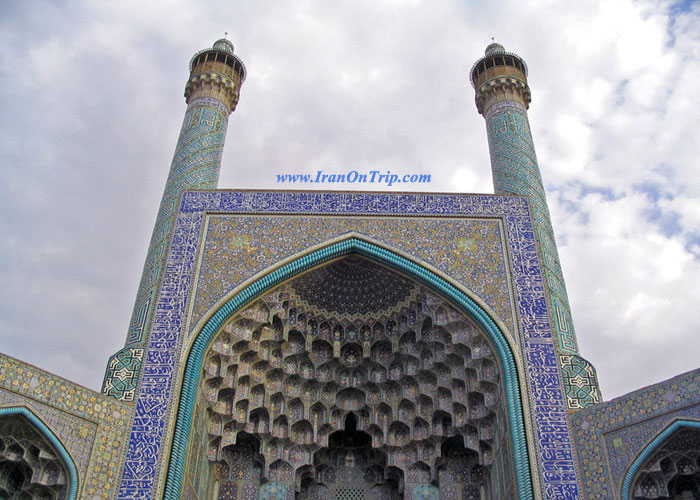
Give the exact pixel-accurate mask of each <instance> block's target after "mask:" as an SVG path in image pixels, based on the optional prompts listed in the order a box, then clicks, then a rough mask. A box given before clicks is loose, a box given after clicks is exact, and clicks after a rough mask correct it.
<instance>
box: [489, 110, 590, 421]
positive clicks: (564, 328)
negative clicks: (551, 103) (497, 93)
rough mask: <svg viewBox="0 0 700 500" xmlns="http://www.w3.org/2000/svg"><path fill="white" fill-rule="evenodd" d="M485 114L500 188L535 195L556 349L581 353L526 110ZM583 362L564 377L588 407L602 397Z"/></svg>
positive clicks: (573, 401) (576, 402)
mask: <svg viewBox="0 0 700 500" xmlns="http://www.w3.org/2000/svg"><path fill="white" fill-rule="evenodd" d="M484 118H485V119H486V128H487V132H488V140H489V151H490V153H491V168H492V171H493V183H494V187H495V190H496V193H498V194H515V195H521V196H527V197H528V199H529V200H530V206H531V207H532V218H533V221H534V225H535V232H536V234H537V238H538V240H539V242H540V246H541V248H542V258H543V260H544V271H545V276H546V278H547V286H548V288H549V294H550V300H551V306H552V313H553V314H552V318H553V326H554V329H555V331H556V337H557V342H556V343H555V346H556V349H557V354H569V355H575V354H577V353H578V347H577V345H576V334H575V331H574V327H573V322H572V320H571V308H570V306H569V299H568V297H567V293H566V285H565V283H564V276H563V274H562V270H561V265H560V263H559V255H558V252H557V247H556V243H555V240H554V231H553V230H552V222H551V218H550V215H549V208H548V207H547V199H546V196H545V191H544V186H543V184H542V177H541V175H540V169H539V166H538V165H537V157H536V155H535V147H534V144H533V141H532V135H531V133H530V124H529V122H528V118H527V112H526V110H525V108H524V107H523V106H522V105H521V104H520V103H517V102H512V101H504V102H499V103H496V104H494V105H493V106H491V107H490V108H489V110H488V111H487V112H486V115H485V117H484ZM569 359H571V358H569ZM582 362H583V363H585V364H587V365H588V366H587V368H586V369H585V370H578V371H577V372H576V374H575V375H576V376H578V378H577V379H576V382H577V385H571V384H570V381H571V378H570V377H567V378H565V381H564V390H565V392H566V395H567V404H568V405H569V408H570V409H579V408H584V407H586V406H589V405H591V404H594V403H598V402H600V401H601V398H600V390H599V388H598V382H597V378H596V375H595V370H594V369H593V366H592V365H590V363H588V362H587V361H585V360H583V361H582ZM572 370H573V368H572ZM570 371H571V370H570ZM584 375H587V376H586V377H584Z"/></svg>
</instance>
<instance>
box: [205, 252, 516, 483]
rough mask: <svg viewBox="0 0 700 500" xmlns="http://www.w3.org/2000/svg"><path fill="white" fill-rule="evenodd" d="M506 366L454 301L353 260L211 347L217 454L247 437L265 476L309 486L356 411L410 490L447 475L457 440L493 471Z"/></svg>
mask: <svg viewBox="0 0 700 500" xmlns="http://www.w3.org/2000/svg"><path fill="white" fill-rule="evenodd" d="M324 291H326V293H325V294H324ZM402 304H406V305H402ZM350 311H351V312H352V314H351V315H350V316H352V319H348V313H349V312H350ZM498 366H499V365H498V362H497V360H496V356H495V355H494V353H493V350H492V347H491V345H490V343H489V342H488V341H487V340H486V337H485V335H484V334H483V333H482V332H481V330H479V329H478V328H477V327H476V326H475V325H474V324H473V323H472V322H471V321H470V320H469V318H467V317H465V316H464V315H463V314H461V313H459V312H457V311H456V310H455V309H454V308H452V307H451V306H450V305H449V304H448V303H447V302H446V301H445V300H444V299H442V298H441V297H438V296H436V295H435V294H433V293H432V292H430V291H429V290H427V289H425V288H424V287H422V286H421V285H419V284H418V283H415V282H413V281H412V280H410V279H408V278H405V277H403V276H401V275H399V274H397V273H395V272H393V271H391V270H389V269H387V268H384V267H381V266H379V265H377V264H374V263H373V262H371V261H369V260H366V259H364V258H361V257H355V256H350V257H346V258H343V259H340V260H337V261H334V262H332V263H330V264H328V265H326V266H324V267H320V268H317V269H315V270H313V271H311V272H309V273H307V274H304V275H302V276H300V277H298V278H296V279H294V280H292V281H291V282H288V283H287V284H285V285H282V286H281V287H279V288H276V289H275V290H273V291H271V292H269V293H268V294H266V295H265V296H263V297H261V298H260V299H258V300H257V301H256V302H254V303H253V304H251V305H250V306H248V307H247V308H246V309H244V310H243V311H241V312H240V313H239V314H238V315H237V316H236V317H234V318H233V319H232V320H231V321H230V322H229V323H228V324H227V325H225V327H224V328H223V329H222V331H221V332H219V334H218V335H217V337H216V338H215V339H214V341H213V343H212V345H211V346H210V349H209V352H208V354H207V355H206V357H205V361H204V364H203V370H204V373H203V379H202V386H201V387H202V388H201V392H200V400H199V401H200V402H199V403H198V404H199V405H200V406H203V407H204V408H208V409H207V410H206V414H207V419H208V423H207V430H206V432H207V433H208V436H209V438H208V443H209V449H208V450H207V457H208V459H209V460H210V461H212V462H219V461H221V460H223V457H225V456H226V453H227V451H226V450H227V449H228V448H230V447H231V446H235V444H236V438H237V436H238V435H241V434H242V433H246V434H250V435H253V436H255V437H256V439H259V440H260V442H261V447H260V449H261V453H262V460H263V462H264V466H263V471H262V474H263V475H264V477H265V479H266V480H268V481H289V480H290V474H291V477H292V478H293V477H295V474H296V478H297V481H301V479H300V474H301V472H300V471H303V470H308V469H309V467H313V465H314V456H316V457H319V456H325V455H327V454H328V453H331V454H332V449H333V448H332V446H331V445H332V440H329V437H330V436H331V435H332V434H333V433H336V432H340V431H343V430H344V429H345V424H346V421H347V419H348V418H349V415H352V417H351V418H352V419H356V427H357V431H359V432H361V433H363V435H366V436H367V439H368V440H369V441H370V443H371V448H372V449H373V450H376V451H378V452H380V454H379V455H376V456H378V457H384V456H385V457H386V467H388V468H392V467H393V468H398V469H400V470H401V471H403V474H404V478H403V480H404V481H405V482H406V483H427V482H430V481H437V480H438V477H439V474H438V469H439V468H440V467H441V464H442V466H443V467H444V464H445V463H446V462H445V460H446V459H445V458H444V457H443V455H442V450H441V447H442V445H443V443H444V442H445V441H446V440H448V439H450V438H452V439H458V441H459V442H460V443H463V444H462V445H461V446H462V447H463V449H464V450H465V453H466V452H468V453H471V455H470V456H474V457H475V461H474V463H475V464H476V465H479V467H483V468H484V470H485V471H487V472H488V470H490V467H491V465H492V464H493V463H494V453H495V452H497V450H498V448H499V446H500V447H501V452H500V453H501V460H500V465H499V467H501V469H503V468H504V467H505V468H508V467H509V464H510V459H505V460H504V459H502V456H503V455H504V454H505V453H506V452H504V451H503V448H504V446H505V448H507V445H504V443H505V442H507V431H506V427H505V426H506V425H507V422H506V420H507V419H506V417H505V414H504V401H503V397H502V389H501V385H500V374H499V369H498ZM353 425H355V424H353ZM329 446H331V448H329ZM323 450H327V451H323ZM328 450H331V451H328ZM319 453H320V455H319ZM373 456H374V455H373ZM504 464H505V465H504ZM316 470H317V471H318V470H319V469H318V468H317V469H316ZM281 471H284V472H281ZM290 471H293V472H290ZM317 473H318V472H317ZM325 473H326V472H324V474H325ZM501 474H503V475H506V477H507V473H505V472H504V471H503V470H501V471H500V474H499V475H501ZM467 476H468V475H467ZM484 476H487V474H483V475H480V479H479V481H482V480H483V477H484ZM224 479H225V478H224ZM306 482H307V483H310V484H311V483H312V484H314V485H315V486H314V487H321V486H322V484H323V479H322V478H319V477H316V476H314V477H313V478H312V479H307V480H306ZM298 484H299V483H298ZM326 486H327V485H326Z"/></svg>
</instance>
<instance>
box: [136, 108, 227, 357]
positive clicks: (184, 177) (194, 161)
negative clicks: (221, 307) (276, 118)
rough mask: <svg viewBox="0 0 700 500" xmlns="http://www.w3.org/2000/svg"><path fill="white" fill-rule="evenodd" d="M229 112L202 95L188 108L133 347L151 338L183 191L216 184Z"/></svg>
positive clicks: (144, 279) (140, 295)
mask: <svg viewBox="0 0 700 500" xmlns="http://www.w3.org/2000/svg"><path fill="white" fill-rule="evenodd" d="M229 113H230V110H229V109H228V107H226V106H225V105H224V104H223V103H222V102H221V101H219V100H217V99H211V98H197V99H193V100H192V101H191V102H190V103H189V105H188V106H187V111H186V113H185V119H184V121H183V124H182V129H181V131H180V137H179V138H178V141H177V147H176V149H175V156H174V157H173V161H172V164H171V165H170V174H169V175H168V180H167V183H166V185H165V191H164V192H163V198H162V200H161V203H160V208H159V209H158V217H157V219H156V224H155V227H154V229H153V236H152V237H151V243H150V245H149V247H148V253H147V256H146V263H145V264H144V269H143V274H142V276H141V283H140V285H139V289H138V292H137V295H136V304H135V306H134V312H133V314H132V318H131V322H130V326H129V334H128V337H127V346H134V345H139V344H140V343H142V342H143V341H144V340H145V335H146V329H147V327H148V325H149V320H150V318H151V314H152V308H153V298H154V297H155V293H156V290H157V287H158V283H159V281H160V279H161V276H162V273H163V266H164V264H165V257H166V255H165V254H166V248H167V245H168V243H169V241H170V237H171V234H172V227H173V225H174V223H175V216H176V209H175V205H176V204H177V201H178V199H179V196H180V194H181V193H182V192H183V191H184V190H186V189H213V188H216V185H217V183H218V181H219V169H220V168H221V155H222V152H223V149H224V139H225V138H226V128H227V126H228V115H229Z"/></svg>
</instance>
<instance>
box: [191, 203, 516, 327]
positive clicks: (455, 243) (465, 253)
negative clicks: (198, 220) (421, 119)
mask: <svg viewBox="0 0 700 500" xmlns="http://www.w3.org/2000/svg"><path fill="white" fill-rule="evenodd" d="M504 233H505V230H504V228H503V221H502V220H501V219H499V218H475V217H474V218H469V219H466V218H462V219H458V218H454V219H448V220H443V219H436V218H415V217H406V218H397V217H392V218H381V217H379V218H376V217H367V218H360V217H333V216H325V217H324V216H314V217H305V218H303V219H302V220H301V222H300V220H299V219H298V218H294V217H288V218H285V217H280V218H269V219H268V218H266V219H264V221H261V218H260V217H256V216H254V215H250V216H249V215H239V214H236V215H235V216H231V215H227V214H222V215H219V214H215V215H210V216H208V217H207V228H206V233H205V234H204V239H205V241H206V253H205V255H204V256H203V259H202V264H201V271H200V273H199V277H198V278H197V281H196V283H195V285H196V295H195V298H194V301H193V303H192V304H191V316H192V322H191V323H190V324H189V326H188V328H187V330H188V332H189V333H190V334H192V333H194V332H195V331H198V330H199V329H200V328H201V326H202V325H203V324H204V322H205V321H206V319H207V313H208V312H211V311H212V310H213V309H217V308H218V307H220V306H221V305H223V304H224V303H225V302H223V301H222V298H223V295H224V294H227V293H229V292H231V291H233V290H235V289H236V288H239V287H241V286H245V285H246V284H249V283H252V282H253V281H254V280H255V279H258V278H259V277H261V276H264V275H265V274H266V273H268V272H269V270H270V268H271V267H274V266H279V265H282V264H283V263H285V262H290V261H291V260H293V259H295V258H297V257H298V256H301V255H304V254H305V253H307V252H308V251H309V249H318V248H323V247H324V246H326V245H328V244H329V243H331V242H336V241H341V240H343V239H348V238H351V237H358V238H360V239H364V240H367V241H372V242H374V243H376V244H377V245H378V246H382V247H384V248H391V250H392V251H393V252H395V253H397V254H398V255H403V256H406V257H407V258H409V259H410V260H414V261H416V262H419V263H420V264H421V265H423V266H424V267H426V268H427V269H430V270H432V271H436V272H437V273H438V274H440V275H441V276H443V277H446V276H449V277H451V279H454V283H459V284H461V286H463V287H466V288H468V289H469V290H470V291H471V292H472V294H473V295H474V296H478V297H479V301H480V305H487V306H488V308H490V309H491V310H493V312H494V317H498V318H499V320H500V321H502V322H503V324H504V325H505V328H506V330H505V331H506V332H507V333H509V332H510V331H512V330H513V329H514V328H515V312H514V309H515V307H514V300H513V297H512V290H511V289H510V287H509V283H508V281H509V278H508V269H507V268H508V256H507V244H506V242H505V235H504ZM281 234H283V235H285V236H284V238H278V237H277V236H276V235H281ZM412 235H421V236H422V237H419V238H416V237H415V236H412ZM271 242H272V244H271ZM222 262H236V263H237V265H236V266H225V265H222ZM209 276H211V277H214V279H209V278H208V277H209Z"/></svg>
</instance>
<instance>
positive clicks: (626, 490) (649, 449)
mask: <svg viewBox="0 0 700 500" xmlns="http://www.w3.org/2000/svg"><path fill="white" fill-rule="evenodd" d="M681 429H697V430H700V421H697V420H685V419H679V420H674V421H673V422H671V423H670V424H669V425H667V426H666V427H665V428H664V430H662V431H661V432H660V433H659V434H657V435H656V437H655V438H654V439H652V440H651V441H649V443H648V444H647V445H646V446H645V447H644V448H643V449H642V451H641V452H640V453H639V455H637V458H635V459H634V462H632V465H630V467H629V469H627V473H626V474H625V478H624V479H623V481H622V494H621V496H620V498H621V500H632V483H633V482H634V479H635V477H636V476H637V473H638V472H639V470H640V469H641V468H642V465H644V462H646V461H647V459H648V458H649V457H650V456H651V455H652V454H653V453H654V452H655V451H656V450H657V449H658V448H659V447H660V446H661V445H662V444H663V443H664V442H665V441H666V440H667V439H668V438H670V437H671V436H673V435H674V434H675V433H676V432H677V431H679V430H681Z"/></svg>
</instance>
